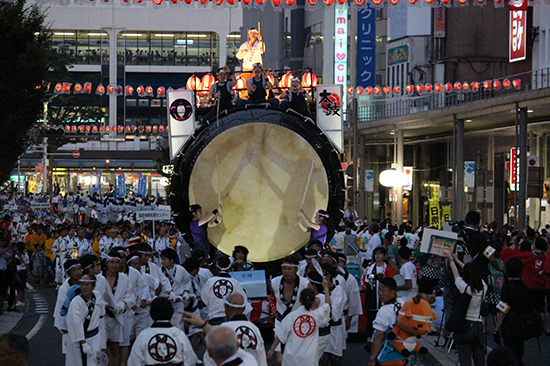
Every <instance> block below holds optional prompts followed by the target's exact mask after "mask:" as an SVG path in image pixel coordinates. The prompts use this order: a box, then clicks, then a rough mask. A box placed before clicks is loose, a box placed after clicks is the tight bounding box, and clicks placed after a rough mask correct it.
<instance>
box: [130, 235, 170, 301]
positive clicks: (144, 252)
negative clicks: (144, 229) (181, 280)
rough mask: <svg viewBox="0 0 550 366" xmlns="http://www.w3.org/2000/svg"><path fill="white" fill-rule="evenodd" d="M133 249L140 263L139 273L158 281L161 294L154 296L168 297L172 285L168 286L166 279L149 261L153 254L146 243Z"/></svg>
mask: <svg viewBox="0 0 550 366" xmlns="http://www.w3.org/2000/svg"><path fill="white" fill-rule="evenodd" d="M135 247H136V251H137V254H138V255H139V258H140V262H141V273H142V274H144V273H145V274H148V275H151V276H153V277H155V278H156V279H157V280H159V281H160V284H161V285H162V287H161V292H160V293H157V294H156V295H157V296H163V297H168V296H169V295H170V292H171V291H172V285H170V281H168V278H166V276H164V275H163V274H162V271H161V269H160V268H159V267H158V266H157V265H156V264H155V263H153V262H150V261H149V258H151V256H152V254H153V251H152V249H151V247H150V246H149V244H146V243H141V244H138V245H136V246H135Z"/></svg>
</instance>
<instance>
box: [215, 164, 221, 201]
mask: <svg viewBox="0 0 550 366" xmlns="http://www.w3.org/2000/svg"><path fill="white" fill-rule="evenodd" d="M216 178H217V180H218V205H219V204H220V203H222V200H221V192H220V163H219V162H218V155H216Z"/></svg>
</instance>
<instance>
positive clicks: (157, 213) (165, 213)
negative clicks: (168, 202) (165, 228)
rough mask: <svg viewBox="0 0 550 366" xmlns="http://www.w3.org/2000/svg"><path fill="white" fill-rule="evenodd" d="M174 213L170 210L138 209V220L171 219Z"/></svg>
mask: <svg viewBox="0 0 550 366" xmlns="http://www.w3.org/2000/svg"><path fill="white" fill-rule="evenodd" d="M171 219H172V214H171V212H170V211H169V210H149V211H136V220H138V221H143V220H151V221H169V220H171Z"/></svg>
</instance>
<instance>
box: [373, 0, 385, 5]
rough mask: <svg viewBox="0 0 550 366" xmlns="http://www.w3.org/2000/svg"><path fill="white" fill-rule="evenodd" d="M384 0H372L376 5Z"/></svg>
mask: <svg viewBox="0 0 550 366" xmlns="http://www.w3.org/2000/svg"><path fill="white" fill-rule="evenodd" d="M382 1H383V0H372V3H373V4H374V5H380V4H382Z"/></svg>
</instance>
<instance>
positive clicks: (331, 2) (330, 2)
mask: <svg viewBox="0 0 550 366" xmlns="http://www.w3.org/2000/svg"><path fill="white" fill-rule="evenodd" d="M323 2H324V3H325V4H326V5H332V4H334V0H323Z"/></svg>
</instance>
